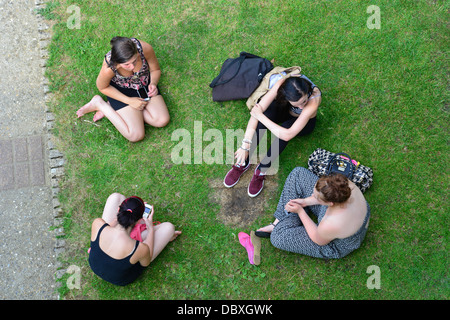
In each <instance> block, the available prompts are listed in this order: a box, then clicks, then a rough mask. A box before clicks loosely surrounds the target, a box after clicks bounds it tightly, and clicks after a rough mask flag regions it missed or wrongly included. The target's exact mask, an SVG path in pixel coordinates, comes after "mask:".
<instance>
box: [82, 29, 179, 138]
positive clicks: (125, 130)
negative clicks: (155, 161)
mask: <svg viewBox="0 0 450 320" xmlns="http://www.w3.org/2000/svg"><path fill="white" fill-rule="evenodd" d="M160 77H161V70H160V67H159V63H158V60H157V58H156V55H155V51H154V50H153V48H152V46H151V45H150V44H148V43H146V42H144V41H139V40H137V39H135V38H125V37H114V38H113V39H112V40H111V51H110V52H108V53H107V54H106V56H105V59H104V61H103V66H102V68H101V70H100V73H99V75H98V77H97V88H98V89H99V91H100V92H101V93H103V94H104V95H106V96H107V98H108V102H105V101H104V100H103V99H102V98H101V97H100V96H99V95H96V96H94V97H93V98H92V100H91V101H89V102H88V103H87V104H86V105H84V106H83V107H81V108H80V109H79V110H78V111H77V116H78V117H81V116H83V115H85V114H86V113H89V112H96V113H95V115H94V119H93V120H94V122H95V121H98V120H99V119H101V118H103V117H104V116H106V117H107V118H108V119H109V120H110V121H111V123H112V124H113V125H114V126H115V127H116V128H117V130H119V132H120V133H121V134H122V135H123V136H124V137H125V138H127V139H128V140H129V141H132V142H136V141H139V140H142V139H143V138H144V135H145V130H144V123H147V124H149V125H151V126H153V127H164V126H166V125H167V123H169V120H170V116H169V111H168V110H167V106H166V103H165V102H164V99H163V97H162V96H161V94H160V92H159V89H158V86H157V85H158V82H159V79H160Z"/></svg>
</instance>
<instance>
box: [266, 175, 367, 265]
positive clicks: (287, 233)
mask: <svg viewBox="0 0 450 320" xmlns="http://www.w3.org/2000/svg"><path fill="white" fill-rule="evenodd" d="M317 180H318V177H317V176H316V175H315V174H313V173H312V172H311V171H309V170H308V169H306V168H302V167H297V168H295V169H294V170H292V172H291V173H290V174H289V176H288V178H287V179H286V182H285V185H284V188H283V192H282V193H281V197H280V201H279V202H278V207H277V210H276V212H275V213H274V216H275V218H277V219H278V220H279V222H278V223H277V224H276V226H275V227H274V229H273V231H272V233H271V236H270V241H271V242H272V244H273V245H274V246H275V247H277V248H279V249H281V250H285V251H290V252H295V253H300V254H304V255H307V256H311V257H316V258H324V259H337V258H342V257H344V256H346V255H348V254H349V253H350V252H352V251H354V250H356V249H358V248H359V247H360V245H361V243H362V241H363V240H364V237H365V235H366V232H367V227H368V222H369V218H370V207H369V204H368V203H367V202H366V203H367V214H366V217H365V219H364V223H363V224H362V226H361V228H360V229H359V230H358V231H357V232H356V233H355V234H354V235H352V236H350V237H347V238H344V239H334V240H333V241H331V242H330V243H328V244H326V245H324V246H320V245H318V244H316V243H315V242H313V241H312V240H311V238H310V237H309V235H308V233H307V232H306V229H305V227H304V226H303V224H302V222H301V220H300V218H299V216H298V214H296V213H289V212H287V211H286V210H285V209H284V207H285V205H286V204H287V203H288V202H289V201H290V200H292V199H298V198H307V197H309V196H311V195H312V193H313V190H314V186H315V185H316V182H317ZM327 208H328V207H327V206H323V205H315V206H310V207H306V208H305V211H306V212H307V213H312V214H314V215H315V216H317V221H318V223H319V224H320V221H321V220H322V218H323V217H324V216H325V212H326V210H327Z"/></svg>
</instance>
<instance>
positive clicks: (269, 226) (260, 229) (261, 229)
mask: <svg viewBox="0 0 450 320" xmlns="http://www.w3.org/2000/svg"><path fill="white" fill-rule="evenodd" d="M273 228H275V224H273V223H271V224H269V225H267V226H265V227H262V228H259V229H258V230H256V231H262V232H268V233H271V232H272V231H273Z"/></svg>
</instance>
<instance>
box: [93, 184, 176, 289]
mask: <svg viewBox="0 0 450 320" xmlns="http://www.w3.org/2000/svg"><path fill="white" fill-rule="evenodd" d="M117 208H119V209H118V210H117ZM144 208H145V207H144V201H142V199H141V198H139V197H136V196H133V197H129V198H125V196H123V195H121V194H119V193H113V194H112V195H110V196H109V197H108V200H107V201H106V204H105V208H104V210H103V215H102V218H97V219H95V220H94V222H93V223H92V232H91V249H90V253H89V265H90V266H91V269H92V271H93V272H94V273H95V274H97V275H98V276H99V277H101V278H102V279H104V280H106V281H108V282H110V283H112V284H115V285H120V286H124V285H127V284H129V283H131V282H133V281H134V280H136V278H137V277H138V276H139V275H140V274H141V273H142V272H143V271H144V269H145V267H147V266H148V265H149V264H150V263H151V262H152V261H153V260H154V259H155V258H156V257H157V256H158V254H159V253H160V252H161V251H162V250H163V249H164V247H166V245H167V244H168V243H169V241H173V240H175V238H176V237H177V236H178V235H179V234H181V232H180V231H175V227H174V226H173V224H171V223H170V222H164V223H161V224H159V225H157V226H153V213H154V211H153V209H152V211H151V213H150V215H149V216H148V217H147V218H144V217H143V216H142V215H143V213H144ZM141 219H142V220H143V221H144V222H145V225H146V228H145V229H146V230H144V231H143V232H142V234H140V237H139V238H140V239H142V242H140V241H138V240H134V239H132V238H131V237H130V233H131V231H132V230H133V228H134V227H135V225H136V224H137V223H138V221H139V220H141Z"/></svg>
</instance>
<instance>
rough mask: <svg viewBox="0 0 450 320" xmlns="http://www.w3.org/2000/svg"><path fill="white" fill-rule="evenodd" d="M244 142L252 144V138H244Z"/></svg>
mask: <svg viewBox="0 0 450 320" xmlns="http://www.w3.org/2000/svg"><path fill="white" fill-rule="evenodd" d="M242 143H248V144H252V140H248V139H242Z"/></svg>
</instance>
